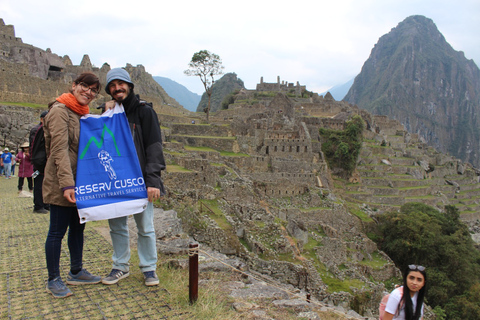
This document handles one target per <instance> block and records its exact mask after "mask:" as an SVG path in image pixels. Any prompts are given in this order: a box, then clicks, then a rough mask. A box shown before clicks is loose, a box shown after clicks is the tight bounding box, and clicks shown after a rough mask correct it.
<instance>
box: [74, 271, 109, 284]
mask: <svg viewBox="0 0 480 320" xmlns="http://www.w3.org/2000/svg"><path fill="white" fill-rule="evenodd" d="M100 281H102V277H100V276H94V275H93V274H91V273H90V272H88V271H87V270H85V269H82V270H80V272H79V273H77V274H73V273H72V271H70V272H69V273H68V277H67V284H71V285H80V284H95V283H99V282H100Z"/></svg>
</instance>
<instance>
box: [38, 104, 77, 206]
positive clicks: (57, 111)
mask: <svg viewBox="0 0 480 320" xmlns="http://www.w3.org/2000/svg"><path fill="white" fill-rule="evenodd" d="M80 117H81V116H80V115H78V114H76V113H75V112H73V111H72V110H70V109H69V108H67V107H66V106H65V105H64V104H62V103H60V102H58V101H56V102H54V103H53V104H52V105H51V106H50V110H49V112H48V114H47V116H46V117H45V119H44V130H45V148H46V151H47V165H46V167H45V176H44V179H43V188H42V192H43V202H45V203H48V204H53V205H57V206H64V207H74V206H75V204H74V203H70V202H68V201H67V199H65V198H64V197H63V188H66V187H75V176H76V173H77V154H78V142H79V138H80Z"/></svg>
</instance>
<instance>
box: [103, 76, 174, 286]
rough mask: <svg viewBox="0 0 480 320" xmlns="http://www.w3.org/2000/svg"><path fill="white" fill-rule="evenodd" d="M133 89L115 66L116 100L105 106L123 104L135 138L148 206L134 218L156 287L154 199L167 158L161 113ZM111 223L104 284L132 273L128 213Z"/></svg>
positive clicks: (148, 280) (145, 267)
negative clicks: (109, 268)
mask: <svg viewBox="0 0 480 320" xmlns="http://www.w3.org/2000/svg"><path fill="white" fill-rule="evenodd" d="M133 88H134V84H133V83H132V80H131V79H130V75H129V74H128V72H127V71H126V70H124V69H121V68H115V69H112V70H110V71H109V72H108V74H107V85H106V87H105V91H106V92H107V93H108V94H109V95H111V96H112V98H113V99H114V101H110V102H108V103H107V107H106V109H111V108H113V107H114V105H115V102H118V103H119V104H122V105H123V107H124V109H125V113H126V115H127V119H128V122H129V124H130V127H131V128H133V132H132V135H133V140H134V144H135V148H136V150H137V155H138V160H139V162H140V167H141V168H142V173H143V177H144V179H145V185H146V187H147V193H148V201H149V202H148V205H147V208H146V209H145V210H144V211H143V212H140V213H137V214H134V215H133V217H134V219H135V223H136V225H137V229H138V241H137V246H138V257H139V260H140V270H141V271H142V272H143V275H144V280H145V285H147V286H155V285H158V283H159V280H158V277H157V274H156V269H157V245H156V243H157V242H156V236H155V228H154V226H153V201H155V200H157V199H159V198H160V196H161V195H164V194H165V190H164V187H163V183H162V179H161V178H160V172H161V170H164V169H165V160H164V157H163V150H162V136H161V133H160V125H159V122H158V116H157V114H156V112H155V111H154V110H153V108H152V107H151V106H149V105H148V104H146V103H142V102H141V101H140V99H139V97H138V96H137V95H135V93H134V92H133ZM104 109H105V108H104ZM108 223H109V225H110V236H111V238H112V244H113V256H112V259H113V267H112V271H111V272H110V274H109V275H107V276H106V277H105V278H103V279H102V283H104V284H115V283H117V282H118V281H119V280H120V279H123V278H126V277H128V275H129V272H130V264H129V260H130V239H129V234H128V226H127V216H125V217H120V218H114V219H109V220H108Z"/></svg>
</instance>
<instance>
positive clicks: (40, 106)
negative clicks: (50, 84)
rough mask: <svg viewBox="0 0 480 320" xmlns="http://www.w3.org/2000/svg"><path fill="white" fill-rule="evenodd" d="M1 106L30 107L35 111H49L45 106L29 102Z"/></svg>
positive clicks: (2, 103) (3, 103) (5, 103)
mask: <svg viewBox="0 0 480 320" xmlns="http://www.w3.org/2000/svg"><path fill="white" fill-rule="evenodd" d="M0 105H8V106H19V107H29V108H33V109H45V110H46V109H47V105H45V104H37V103H28V102H0Z"/></svg>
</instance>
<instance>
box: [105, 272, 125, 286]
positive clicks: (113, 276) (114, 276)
mask: <svg viewBox="0 0 480 320" xmlns="http://www.w3.org/2000/svg"><path fill="white" fill-rule="evenodd" d="M129 275H130V273H129V272H128V271H122V270H118V269H112V271H111V272H110V274H109V275H108V276H106V277H105V278H103V279H102V283H103V284H115V283H117V282H118V281H120V280H121V279H123V278H126V277H128V276H129Z"/></svg>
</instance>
